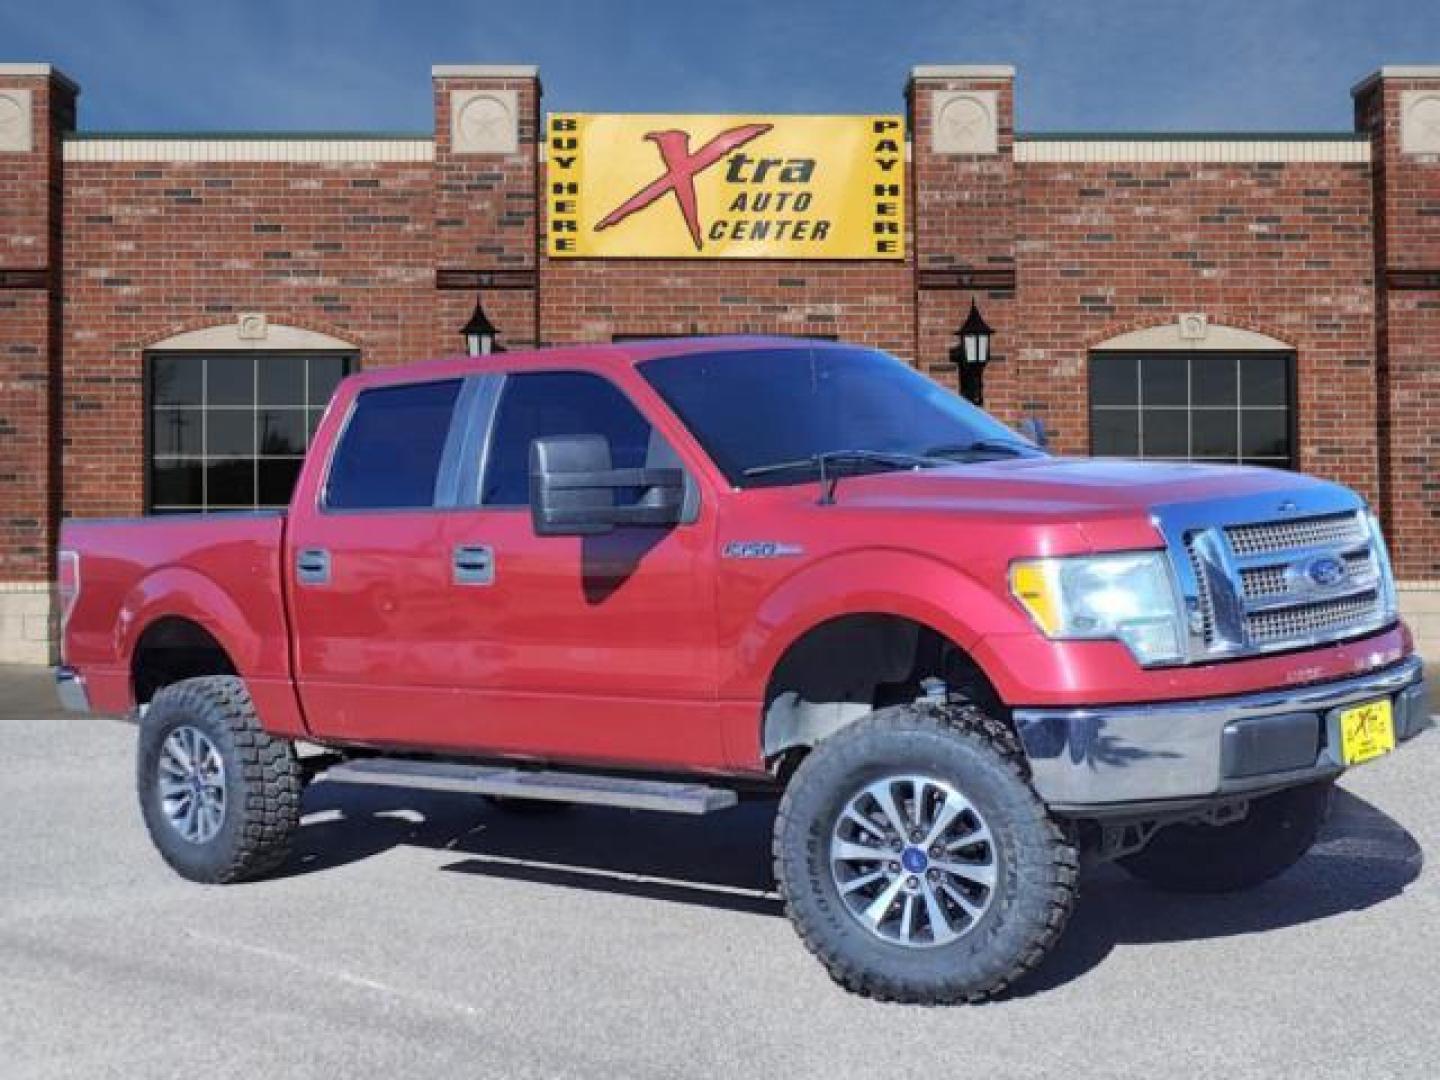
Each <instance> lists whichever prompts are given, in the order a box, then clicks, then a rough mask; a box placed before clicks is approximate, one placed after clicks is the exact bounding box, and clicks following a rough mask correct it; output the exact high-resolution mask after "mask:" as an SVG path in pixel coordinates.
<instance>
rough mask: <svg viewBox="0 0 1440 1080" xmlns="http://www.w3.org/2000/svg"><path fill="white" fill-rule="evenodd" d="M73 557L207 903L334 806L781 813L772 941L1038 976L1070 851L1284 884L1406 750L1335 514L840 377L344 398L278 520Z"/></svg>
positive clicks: (489, 380)
mask: <svg viewBox="0 0 1440 1080" xmlns="http://www.w3.org/2000/svg"><path fill="white" fill-rule="evenodd" d="M61 546H62V550H61V551H60V554H59V567H60V582H59V588H60V592H61V596H62V601H63V613H64V646H63V648H64V665H63V666H62V667H61V668H60V669H59V671H58V679H59V685H60V693H61V696H62V699H64V700H65V701H66V702H67V704H70V705H71V706H72V707H76V708H81V709H93V710H95V711H100V712H110V713H116V712H130V713H132V714H133V715H134V716H136V717H137V718H138V722H139V764H138V772H137V776H138V787H139V799H140V805H141V809H142V811H143V816H144V820H145V824H146V826H147V827H148V829H149V831H150V835H151V836H152V838H153V840H154V842H155V844H156V846H157V847H158V849H159V850H160V852H161V854H162V855H163V856H164V858H165V859H166V860H167V861H168V862H169V863H170V865H171V866H173V867H174V868H175V869H176V870H177V871H178V872H179V873H181V874H183V875H184V876H186V877H187V878H191V879H193V880H196V881H202V882H230V881H238V880H242V879H246V878H252V877H255V876H257V875H261V874H264V873H266V872H267V871H271V870H273V869H274V868H276V867H277V866H278V865H279V864H280V863H281V862H283V860H284V859H285V857H286V851H287V845H288V842H289V841H290V839H291V836H292V834H293V833H294V831H295V830H296V828H297V825H298V822H299V817H300V802H301V793H302V790H303V788H304V785H305V784H306V782H307V781H308V780H310V779H311V778H312V777H313V776H315V775H317V773H319V772H321V771H323V773H324V776H325V777H326V779H328V780H331V781H348V782H357V783H367V784H399V785H411V786H418V787H428V788H438V789H444V790H454V791H464V792H474V793H477V794H482V795H488V796H491V797H500V798H502V799H504V800H509V801H512V802H513V800H520V799H529V800H537V799H538V800H552V801H555V802H561V803H601V804H607V805H615V806H629V807H636V808H645V809H652V810H670V811H676V812H681V813H706V812H712V811H716V810H721V809H723V808H725V807H726V806H730V805H733V804H734V803H735V801H736V799H737V797H738V793H739V792H743V791H747V790H754V789H755V788H757V787H758V788H764V789H767V790H770V791H773V792H774V793H775V794H777V795H779V796H780V802H779V810H778V814H777V817H776V822H775V840H774V855H775V875H776V878H777V881H778V885H779V888H780V890H781V893H782V895H783V897H784V900H785V904H786V908H787V911H788V913H789V915H790V918H791V919H792V920H793V922H794V924H795V926H796V928H797V929H798V931H799V933H800V934H801V936H802V937H803V938H804V940H805V943H806V944H807V946H808V947H809V948H810V949H811V950H812V951H813V952H814V953H815V954H816V956H817V957H818V958H819V959H820V960H821V961H822V962H823V963H824V964H825V966H826V967H827V968H828V969H829V971H830V972H831V974H832V975H833V976H834V977H835V978H836V980H837V981H839V982H840V983H841V984H843V985H844V986H846V987H848V988H850V989H852V990H856V991H859V992H862V993H868V994H871V995H874V996H877V997H882V998H887V999H895V1000H904V1001H921V1002H946V1001H960V1000H975V999H979V998H982V997H985V996H987V995H992V994H995V993H996V992H998V991H1000V990H1001V989H1003V988H1004V987H1006V986H1007V985H1009V984H1010V983H1011V982H1013V981H1014V980H1015V979H1016V978H1018V977H1019V976H1020V975H1022V974H1023V973H1025V972H1026V971H1027V970H1029V969H1030V968H1032V967H1034V966H1035V965H1036V964H1037V963H1038V962H1039V961H1040V960H1041V958H1042V957H1043V956H1044V955H1045V953H1046V951H1047V950H1048V949H1049V948H1050V947H1051V945H1052V944H1053V943H1054V942H1055V940H1056V939H1057V937H1058V936H1059V934H1060V932H1061V930H1062V928H1063V926H1064V924H1065V921H1066V918H1067V916H1068V915H1069V913H1070V910H1071V907H1072V905H1073V904H1074V902H1075V898H1076V890H1077V879H1078V873H1079V865H1080V860H1081V856H1082V855H1084V856H1086V857H1088V858H1097V859H1118V860H1119V861H1120V863H1121V864H1122V865H1124V866H1125V867H1126V868H1127V869H1128V870H1130V871H1131V872H1132V873H1134V874H1135V875H1137V876H1138V877H1140V878H1142V879H1144V880H1146V881H1149V882H1152V883H1154V884H1157V885H1159V886H1161V887H1166V888H1174V889H1192V890H1208V891H1218V890H1229V889H1239V888H1244V887H1247V886H1251V885H1254V884H1257V883H1258V882H1261V881H1264V880H1266V879H1267V878H1269V877H1271V876H1273V875H1275V874H1278V873H1280V872H1281V871H1283V870H1285V869H1286V868H1287V867H1289V866H1290V865H1291V864H1293V863H1294V862H1295V861H1296V860H1297V859H1299V858H1300V857H1301V855H1303V854H1304V852H1305V851H1306V849H1307V848H1308V847H1309V846H1310V844H1311V843H1312V842H1313V841H1314V839H1315V836H1316V832H1317V829H1318V828H1319V826H1320V825H1321V823H1322V821H1323V817H1324V814H1325V811H1326V807H1327V805H1328V796H1329V793H1330V789H1331V785H1332V783H1333V781H1334V780H1335V778H1336V777H1337V776H1338V775H1339V774H1340V773H1341V772H1342V771H1344V770H1345V769H1346V768H1347V767H1349V766H1351V765H1354V764H1357V763H1359V762H1362V761H1365V760H1368V759H1370V758H1373V757H1377V756H1379V755H1381V754H1384V753H1385V752H1387V751H1389V750H1391V749H1393V748H1394V747H1395V746H1396V745H1398V744H1399V743H1400V742H1401V741H1403V740H1405V739H1407V738H1409V737H1410V736H1412V735H1414V734H1416V733H1417V732H1418V731H1420V730H1421V729H1422V728H1423V727H1425V726H1427V725H1428V723H1429V713H1428V708H1427V704H1426V700H1425V690H1424V680H1423V677H1422V672H1421V664H1420V661H1419V659H1418V658H1417V657H1416V656H1415V655H1414V651H1413V648H1412V644H1411V638H1410V635H1409V633H1408V631H1407V630H1406V628H1405V627H1404V625H1403V624H1402V623H1401V622H1400V621H1399V620H1398V618H1397V616H1396V599H1395V588H1394V582H1393V579H1392V575H1391V571H1390V567H1389V563H1388V559H1387V555H1386V551H1385V545H1384V542H1383V540H1382V538H1381V534H1380V530H1379V527H1378V525H1377V522H1376V519H1375V517H1374V516H1373V515H1372V514H1371V513H1370V512H1369V511H1368V510H1367V508H1366V506H1365V504H1364V502H1363V501H1362V500H1361V499H1360V498H1359V497H1358V496H1356V495H1355V494H1354V493H1352V492H1350V491H1348V490H1346V489H1345V488H1342V487H1339V486H1336V485H1334V484H1330V483H1325V482H1322V481H1319V480H1315V479H1312V478H1309V477H1306V476H1301V475H1296V474H1293V473H1289V472H1283V471H1278V470H1269V469H1255V468H1238V467H1221V466H1210V465H1201V464H1187V463H1138V462H1120V461H1098V460H1096V461H1092V460H1082V459H1069V458H1060V457H1052V456H1050V455H1048V454H1047V453H1045V452H1043V451H1042V450H1041V449H1039V448H1037V447H1036V446H1035V445H1033V444H1031V443H1029V442H1027V441H1025V440H1023V439H1021V438H1019V437H1018V436H1016V435H1015V434H1014V433H1012V432H1011V431H1010V430H1008V429H1007V428H1005V427H1003V426H1002V425H1000V424H999V423H998V422H996V421H994V420H993V419H991V418H990V417H988V416H987V415H985V414H984V413H983V412H981V411H979V410H978V409H975V408H973V407H972V406H970V405H969V404H967V403H965V402H964V401H962V400H960V399H959V398H957V397H956V396H954V395H953V394H951V393H949V392H948V391H946V390H945V389H943V388H941V387H939V386H938V385H936V384H934V383H933V382H931V381H930V380H928V379H926V378H925V377H924V376H922V375H920V374H918V373H917V372H915V371H914V370H913V369H911V368H909V367H907V366H906V365H904V364H902V363H900V362H899V361H897V360H895V359H893V358H891V357H888V356H886V355H885V354H883V353H880V352H877V351H874V350H871V349H866V348H859V347H853V346H848V345H841V344H827V343H818V342H810V341H796V340H789V339H774V338H712V339H703V340H690V341H652V342H643V343H628V344H616V345H596V346H584V347H575V348H560V349H551V350H544V351H538V352H533V353H524V354H519V353H517V354H508V355H499V356H491V357H485V358H478V359H459V360H444V361H437V362H430V363H423V364H418V365H415V366H411V367H407V368H403V369H394V370H383V371H374V372H367V373H365V374H362V375H358V376H355V377H352V378H350V379H347V380H346V381H345V382H344V383H343V384H342V385H341V386H340V388H339V390H338V392H337V393H336V395H335V398H334V400H333V401H332V402H331V404H330V407H329V409H328V411H327V412H326V414H325V416H324V418H323V419H322V420H321V422H320V425H319V428H318V431H317V434H316V438H315V441H314V444H313V446H312V449H311V451H310V455H309V457H308V459H307V461H306V463H305V467H304V470H303V472H302V473H301V475H300V478H299V481H298V484H297V486H296V488H295V492H294V497H293V500H292V503H291V506H290V509H289V511H288V512H283V513H282V512H274V513H270V512H259V513H240V514H212V515H210V516H206V517H199V516H195V517H152V518H148V519H143V520H124V521H77V520H72V521H68V522H66V524H65V526H64V529H63V532H62V540H61ZM297 744H303V747H302V748H303V749H304V750H305V751H306V752H304V753H301V752H299V751H297ZM315 745H318V746H320V747H323V748H324V753H321V754H315V753H312V752H310V751H311V748H312V747H313V746H315Z"/></svg>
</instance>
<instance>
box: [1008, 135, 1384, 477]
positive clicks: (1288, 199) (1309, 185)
mask: <svg viewBox="0 0 1440 1080" xmlns="http://www.w3.org/2000/svg"><path fill="white" fill-rule="evenodd" d="M1018 189H1019V197H1018V201H1019V206H1018V209H1017V215H1016V216H1017V233H1018V240H1017V247H1018V249H1019V255H1018V263H1019V297H1020V299H1019V321H1020V323H1021V324H1022V326H1023V327H1024V330H1023V332H1022V333H1021V335H1020V337H1021V345H1020V347H1019V348H1018V349H1016V350H1014V351H1013V353H1012V357H1013V359H1012V362H1011V363H1010V364H1008V365H1006V366H1005V367H1004V368H1002V369H1001V371H998V372H996V374H997V375H999V376H1000V380H1001V388H999V390H998V393H997V398H999V399H1000V400H1001V401H1002V402H1003V403H1004V405H1006V406H1008V407H1009V408H1011V409H1014V410H1016V411H1018V412H1020V413H1038V414H1040V415H1042V416H1044V417H1045V418H1046V419H1047V420H1048V421H1049V426H1050V427H1051V429H1052V431H1053V432H1054V433H1055V435H1056V438H1057V445H1058V446H1059V447H1060V448H1062V449H1065V450H1069V451H1073V452H1080V453H1083V452H1084V451H1085V450H1086V449H1087V448H1088V446H1089V430H1088V415H1087V401H1088V385H1087V375H1086V361H1087V357H1088V355H1089V350H1090V349H1092V348H1093V347H1095V346H1096V345H1099V344H1100V343H1102V342H1104V341H1105V340H1107V339H1108V338H1111V337H1114V336H1116V335H1118V334H1120V333H1123V332H1126V331H1130V330H1135V329H1141V328H1144V327H1149V326H1154V325H1156V324H1160V323H1172V324H1173V323H1174V321H1175V318H1176V315H1177V313H1180V312H1187V311H1194V312H1203V313H1205V314H1206V315H1207V316H1208V318H1209V320H1210V321H1211V322H1212V323H1218V324H1223V325H1227V326H1233V327H1237V328H1240V329H1246V330H1254V331H1258V332H1260V333H1264V334H1266V335H1268V336H1270V337H1273V338H1277V339H1279V340H1280V341H1283V342H1285V343H1286V344H1288V345H1292V346H1294V347H1295V349H1296V353H1297V369H1298V370H1297V376H1298V398H1299V417H1300V424H1299V433H1298V434H1299V450H1300V454H1299V463H1300V467H1301V468H1302V469H1304V470H1305V471H1306V472H1312V473H1315V474H1317V475H1320V476H1325V477H1329V478H1331V479H1335V480H1339V481H1341V482H1342V483H1345V484H1349V485H1351V486H1353V487H1355V488H1357V489H1359V490H1360V491H1362V492H1364V493H1365V494H1366V495H1367V496H1370V497H1372V498H1373V497H1374V496H1375V494H1376V491H1377V474H1376V456H1375V436H1374V432H1375V401H1374V390H1373V386H1374V378H1375V370H1374V363H1373V355H1374V336H1375V326H1374V315H1373V301H1372V291H1371V289H1372V280H1373V272H1374V268H1373V254H1372V251H1373V248H1372V242H1373V236H1372V232H1371V225H1370V183H1369V177H1368V169H1367V167H1366V166H1365V165H1363V164H1329V163H1320V162H1295V163H1260V164H1231V163H1224V164H1206V163H1175V162H1125V163H1117V162H1103V163H1073V164H1072V163H1050V162H1044V163H1040V162H1029V163H1025V164H1024V165H1022V166H1021V167H1020V169H1019V179H1018Z"/></svg>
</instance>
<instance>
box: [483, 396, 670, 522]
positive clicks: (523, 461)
mask: <svg viewBox="0 0 1440 1080" xmlns="http://www.w3.org/2000/svg"><path fill="white" fill-rule="evenodd" d="M551 435H603V436H604V437H605V439H606V440H607V441H608V442H609V443H610V462H611V466H612V467H613V468H616V469H640V468H648V467H660V466H673V465H675V464H676V463H675V461H674V459H673V458H671V457H670V456H669V450H668V446H666V444H664V443H662V442H661V441H660V440H659V439H658V438H657V437H656V436H655V434H654V432H653V430H652V428H651V426H650V422H649V421H648V420H646V419H645V417H644V416H643V415H641V413H640V410H638V409H637V408H635V406H634V405H632V404H631V403H630V399H629V398H627V397H626V396H625V395H624V394H623V393H621V392H620V390H619V389H617V388H616V387H615V386H614V385H613V384H612V383H610V382H609V381H608V380H606V379H602V378H600V377H599V376H598V375H587V374H584V373H582V372H576V371H534V372H526V373H522V374H518V375H507V376H506V378H505V388H504V390H502V391H501V394H500V405H499V410H498V412H497V413H496V417H495V427H494V431H493V433H492V434H491V437H490V453H489V460H488V463H487V466H486V469H485V479H484V482H483V484H482V486H481V494H480V501H481V503H482V504H483V505H486V506H525V505H527V504H528V503H529V501H530V444H531V443H532V442H534V441H535V440H536V439H539V438H544V437H547V436H551ZM662 458H663V459H665V460H661V459H662ZM625 496H626V493H625V492H617V498H618V499H619V500H620V501H621V502H622V503H623V502H625V501H627V500H626V497H625Z"/></svg>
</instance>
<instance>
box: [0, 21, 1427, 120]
mask: <svg viewBox="0 0 1440 1080" xmlns="http://www.w3.org/2000/svg"><path fill="white" fill-rule="evenodd" d="M0 60H7V61H38V60H48V61H51V62H53V63H55V64H58V65H59V66H60V67H61V68H62V69H63V70H64V71H65V72H66V73H67V74H69V75H71V76H72V77H73V78H75V79H76V80H77V81H78V82H79V83H80V84H81V85H82V87H83V89H84V94H83V96H82V98H81V125H80V126H81V127H82V128H85V129H91V130H136V129H141V130H155V129H160V130H173V129H181V130H194V129H201V130H225V129H266V130H271V129H276V130H297V129H298V130H305V129H310V130H316V129H323V130H334V129H339V130H377V129H378V130H405V131H428V130H430V128H431V126H432V119H431V103H430V96H429V93H430V91H429V68H430V65H431V64H432V63H466V62H471V63H487V62H488V63H501V62H509V63H538V64H539V65H540V67H541V78H542V80H543V82H544V85H545V105H546V107H547V108H550V109H571V110H581V111H592V112H602V111H614V112H626V111H628V112H868V111H887V110H899V109H900V107H901V95H900V91H901V86H902V84H903V82H904V79H905V76H906V73H907V72H908V70H909V68H910V66H911V65H912V64H916V63H964V62H1005V63H1013V64H1015V65H1017V67H1018V68H1019V81H1018V83H1017V95H1018V117H1017V125H1018V127H1019V128H1020V129H1021V130H1022V131H1054V130H1137V129H1138V130H1163V129H1172V130H1174V129H1188V130H1348V129H1349V128H1350V126H1351V123H1350V99H1349V93H1348V91H1349V87H1350V86H1351V84H1352V83H1353V82H1355V81H1356V80H1357V79H1358V78H1360V77H1361V76H1362V75H1364V74H1366V73H1368V72H1369V71H1371V70H1373V69H1374V68H1376V67H1377V66H1379V65H1380V64H1382V63H1390V64H1405V63H1412V64H1413V63H1427V62H1428V63H1440V0H1311V2H1305V0H1239V2H1237V0H1183V2H1177V0H1117V2H1110V3H1105V2H1099V0H1089V2H1086V0H1070V2H1066V0H1052V2H1049V3H1040V2H1034V3H1032V2H1027V0H1009V2H989V3H977V2H971V0H956V2H951V3H935V2H915V3H910V2H905V0H871V2H869V3H861V2H852V0H831V2H829V3H819V2H812V3H799V2H794V0H746V2H737V3H724V2H713V3H703V2H701V0H672V2H668V3H641V2H638V0H629V2H605V0H595V2H592V3H585V2H572V0H563V2H560V0H510V2H505V3H491V2H480V0H470V2H468V3H462V2H456V0H435V2H430V0H409V2H408V3H400V2H391V3H387V2H383V0H344V2H334V0H291V2H281V0H244V2H224V3H221V2H212V0H188V2H173V0H134V2H126V0H0Z"/></svg>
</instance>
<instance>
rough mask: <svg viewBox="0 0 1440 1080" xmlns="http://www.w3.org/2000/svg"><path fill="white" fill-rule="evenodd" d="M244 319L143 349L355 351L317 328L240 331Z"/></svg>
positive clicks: (265, 326) (272, 327)
mask: <svg viewBox="0 0 1440 1080" xmlns="http://www.w3.org/2000/svg"><path fill="white" fill-rule="evenodd" d="M245 325H246V324H245V322H244V320H243V319H242V320H237V321H235V322H229V323H221V324H219V325H218V326H206V327H203V328H201V329H199V330H187V331H185V333H183V334H175V335H174V336H172V337H168V338H165V339H164V340H163V341H156V342H152V343H151V344H149V345H147V346H145V349H146V351H147V352H238V351H248V352H312V351H317V350H345V351H349V352H354V351H356V350H357V349H358V348H359V346H357V345H356V344H355V343H354V342H350V341H342V340H341V339H340V338H338V337H332V336H331V335H330V334H322V333H321V332H320V331H318V330H306V329H305V328H304V327H300V326H286V325H285V324H284V323H273V322H272V323H268V324H262V326H263V330H262V332H259V333H254V332H250V333H243V336H242V327H244V326H245Z"/></svg>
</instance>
